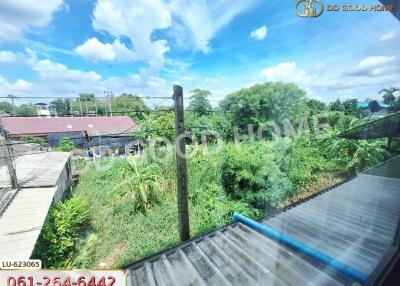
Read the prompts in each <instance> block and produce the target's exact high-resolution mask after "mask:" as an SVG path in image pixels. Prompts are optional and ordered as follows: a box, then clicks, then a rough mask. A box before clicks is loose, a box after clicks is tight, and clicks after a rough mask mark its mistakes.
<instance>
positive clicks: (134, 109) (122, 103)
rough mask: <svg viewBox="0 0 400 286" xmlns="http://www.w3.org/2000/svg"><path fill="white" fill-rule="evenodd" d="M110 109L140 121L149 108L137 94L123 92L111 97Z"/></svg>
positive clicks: (148, 111) (117, 113)
mask: <svg viewBox="0 0 400 286" xmlns="http://www.w3.org/2000/svg"><path fill="white" fill-rule="evenodd" d="M111 102H112V103H111V104H112V111H113V112H115V114H116V115H124V114H126V115H129V116H130V117H131V118H132V119H133V120H134V121H135V122H141V121H142V120H144V119H145V115H146V114H149V113H150V108H149V107H147V106H146V104H145V103H144V101H143V100H142V99H141V98H139V97H138V96H137V95H132V94H127V93H123V94H121V95H120V96H116V97H113V98H112V99H111Z"/></svg>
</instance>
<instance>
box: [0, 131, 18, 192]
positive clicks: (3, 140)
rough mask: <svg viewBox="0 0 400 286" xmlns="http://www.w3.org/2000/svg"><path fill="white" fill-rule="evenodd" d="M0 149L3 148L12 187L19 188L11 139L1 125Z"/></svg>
mask: <svg viewBox="0 0 400 286" xmlns="http://www.w3.org/2000/svg"><path fill="white" fill-rule="evenodd" d="M0 149H1V150H2V154H3V158H4V161H5V162H6V165H7V169H8V174H9V175H10V183H11V188H12V189H17V188H18V180H17V173H16V171H15V167H14V162H13V157H12V154H11V150H10V149H11V148H10V141H9V140H8V137H7V133H6V131H5V130H4V127H3V126H2V125H0Z"/></svg>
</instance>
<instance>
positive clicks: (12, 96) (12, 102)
mask: <svg viewBox="0 0 400 286" xmlns="http://www.w3.org/2000/svg"><path fill="white" fill-rule="evenodd" d="M8 97H9V98H10V99H11V104H12V107H13V115H14V116H15V115H16V113H15V104H14V95H11V94H9V95H8Z"/></svg>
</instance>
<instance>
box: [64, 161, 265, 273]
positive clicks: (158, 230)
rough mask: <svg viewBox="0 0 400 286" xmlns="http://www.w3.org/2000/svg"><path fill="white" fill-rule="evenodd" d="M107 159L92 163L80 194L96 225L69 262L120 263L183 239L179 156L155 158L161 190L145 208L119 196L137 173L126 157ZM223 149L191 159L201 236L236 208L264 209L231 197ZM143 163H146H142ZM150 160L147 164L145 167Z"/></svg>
mask: <svg viewBox="0 0 400 286" xmlns="http://www.w3.org/2000/svg"><path fill="white" fill-rule="evenodd" d="M110 160H111V159H103V160H101V161H99V162H97V163H96V165H92V166H90V167H88V168H87V171H86V172H85V173H84V174H83V175H82V176H81V178H80V181H79V184H78V186H77V187H76V191H75V193H74V196H79V197H80V198H81V199H82V200H84V201H86V202H88V211H89V213H90V216H91V227H90V229H88V232H87V234H86V235H85V236H83V237H82V239H81V241H80V242H79V243H78V247H77V249H75V250H74V254H73V255H72V256H69V258H68V259H67V260H66V261H64V264H65V265H73V266H74V267H79V268H91V267H99V265H104V266H107V267H120V266H123V265H126V264H128V263H131V262H133V261H137V260H139V259H142V258H144V257H146V256H148V255H151V254H153V253H155V252H157V251H160V250H162V249H165V248H167V247H171V246H173V245H176V244H177V243H179V235H178V219H177V218H178V214H177V202H176V194H175V189H176V186H175V183H176V176H175V162H174V160H173V159H171V160H166V161H161V162H158V163H155V162H153V161H151V162H140V160H139V164H145V165H146V166H147V165H149V164H157V165H158V167H159V171H160V173H159V174H158V184H159V187H160V190H159V191H158V193H157V198H156V199H155V200H154V201H149V206H148V207H147V208H146V211H145V212H142V211H140V209H138V208H137V202H136V199H137V198H136V197H135V196H123V197H121V196H119V195H118V189H119V187H121V186H124V185H125V184H122V182H124V181H126V180H127V178H129V176H130V177H131V176H134V174H133V173H130V174H129V173H127V172H125V171H126V170H127V161H126V159H113V160H112V163H111V161H110ZM219 165H220V160H219V156H218V155H214V156H207V157H206V156H203V155H196V156H195V157H194V158H192V159H191V160H189V163H188V172H189V212H190V228H191V235H192V236H197V235H199V234H201V233H204V232H208V231H210V230H213V229H215V228H216V227H218V226H222V225H224V224H226V223H229V222H230V217H231V215H232V213H233V212H234V211H238V212H241V213H244V214H246V215H249V216H251V217H257V216H259V215H260V214H261V212H260V211H259V210H257V209H254V208H252V207H251V206H250V205H249V204H247V203H245V202H241V201H238V200H235V199H233V198H231V197H230V196H229V195H227V194H226V193H225V192H224V190H223V189H222V187H221V184H220V178H219V167H220V166H219ZM139 167H140V166H139ZM143 167H144V166H142V168H143Z"/></svg>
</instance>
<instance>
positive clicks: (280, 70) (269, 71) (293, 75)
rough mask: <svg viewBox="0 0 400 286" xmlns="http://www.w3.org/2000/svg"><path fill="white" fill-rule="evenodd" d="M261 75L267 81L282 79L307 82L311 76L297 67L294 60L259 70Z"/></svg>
mask: <svg viewBox="0 0 400 286" xmlns="http://www.w3.org/2000/svg"><path fill="white" fill-rule="evenodd" d="M261 75H262V76H263V77H264V78H265V79H266V80H267V81H282V82H294V83H301V84H304V83H309V82H310V81H311V80H312V78H313V76H312V75H309V74H307V72H306V71H304V70H303V69H301V68H299V67H298V66H297V64H296V63H295V62H284V63H280V64H278V65H276V66H273V67H269V68H265V69H263V70H261Z"/></svg>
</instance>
